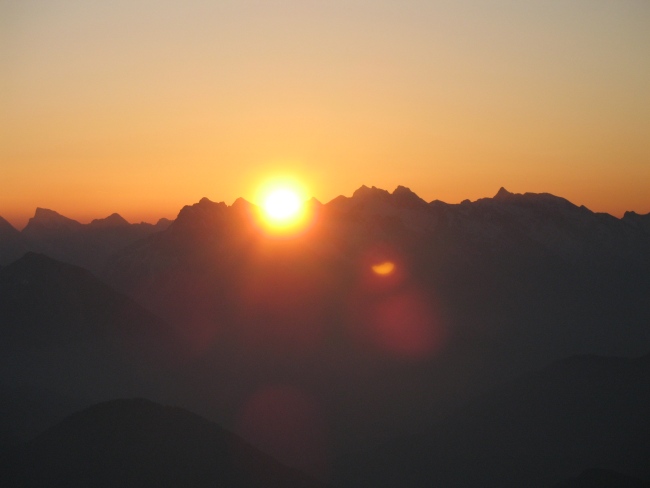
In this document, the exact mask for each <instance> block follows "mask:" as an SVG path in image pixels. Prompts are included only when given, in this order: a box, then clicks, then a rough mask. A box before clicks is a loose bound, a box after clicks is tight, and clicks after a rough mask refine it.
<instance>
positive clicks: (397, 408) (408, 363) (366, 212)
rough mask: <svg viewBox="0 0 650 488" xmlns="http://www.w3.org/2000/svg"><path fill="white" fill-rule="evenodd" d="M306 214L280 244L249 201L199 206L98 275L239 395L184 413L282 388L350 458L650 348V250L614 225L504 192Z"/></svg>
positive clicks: (386, 196)
mask: <svg viewBox="0 0 650 488" xmlns="http://www.w3.org/2000/svg"><path fill="white" fill-rule="evenodd" d="M315 209H316V210H315V213H314V219H313V223H312V225H311V226H310V227H308V228H307V229H305V230H304V231H303V232H302V233H299V234H296V235H294V236H291V237H289V238H284V239H277V238H275V237H273V236H269V235H268V234H267V233H266V231H265V230H264V228H263V227H260V226H259V225H258V224H257V223H256V221H255V219H254V218H253V216H254V214H255V207H254V206H253V205H252V204H250V203H248V202H245V201H244V200H238V201H237V204H236V205H235V204H233V205H232V206H230V207H229V206H227V205H226V204H224V203H215V202H211V201H210V200H208V199H202V200H201V201H200V202H198V203H196V204H194V205H192V206H187V207H184V208H183V209H182V210H181V212H180V213H179V215H178V217H177V219H176V220H175V221H174V223H173V224H172V225H171V226H170V227H169V228H168V229H167V230H165V231H163V232H159V233H156V234H154V235H151V236H150V237H148V238H146V239H144V240H141V241H139V242H137V243H135V244H134V245H132V246H130V247H129V248H128V249H125V250H123V251H120V252H118V253H116V254H115V255H114V256H113V257H112V258H111V259H110V260H109V264H108V265H107V267H106V268H105V270H104V273H103V274H102V276H103V277H104V279H106V281H107V282H109V283H110V284H111V285H112V286H114V287H115V288H116V289H118V290H121V291H122V292H124V293H126V294H128V295H130V296H132V297H134V298H135V299H136V300H137V301H138V302H140V303H142V304H144V305H145V306H146V307H147V308H149V309H150V310H152V311H154V312H155V313H156V314H158V315H159V316H161V317H164V318H165V319H166V320H168V321H169V322H170V323H172V324H175V326H176V327H177V328H178V329H179V330H182V331H184V332H185V333H186V335H187V336H188V340H189V341H190V342H192V343H193V344H194V345H195V346H194V347H195V348H196V354H198V355H200V356H201V364H202V365H200V364H199V363H198V362H197V363H195V364H194V366H193V367H192V369H191V371H189V370H188V371H187V372H186V373H185V374H186V375H187V377H188V378H192V381H195V382H197V383H202V384H213V385H216V384H219V383H224V384H231V385H236V386H233V387H232V388H230V389H229V390H228V391H221V392H220V391H218V390H217V389H211V391H213V393H212V396H211V398H210V399H207V398H205V397H204V398H203V399H195V400H193V401H192V403H190V404H183V405H187V406H189V407H191V408H192V409H193V410H196V411H201V412H203V411H208V410H211V411H224V407H223V406H224V405H228V407H227V408H225V410H226V411H228V412H230V413H227V415H226V418H228V417H230V418H233V416H236V412H237V407H236V405H237V404H241V403H242V402H245V399H246V398H247V397H248V396H249V395H252V394H254V392H255V391H256V390H257V389H259V388H263V387H264V385H265V384H266V383H276V384H286V383H289V384H294V385H297V386H298V387H299V388H301V389H304V390H305V391H307V392H308V394H310V395H314V394H316V393H315V392H318V393H317V396H318V398H319V401H320V402H322V404H323V405H325V406H326V408H327V409H328V411H331V412H334V413H333V414H332V417H331V422H332V424H333V425H334V426H335V427H334V428H333V430H334V432H333V437H334V440H333V443H334V444H336V445H337V446H342V447H341V449H355V448H357V447H358V448H363V446H364V445H365V444H368V443H370V444H371V443H373V442H375V439H374V438H375V436H377V435H378V433H377V425H381V426H382V427H381V432H382V433H381V436H386V435H392V434H399V433H405V432H409V431H417V430H418V429H419V428H420V426H421V425H423V423H432V422H434V421H436V420H438V419H440V418H442V417H443V416H444V415H446V414H447V413H448V412H449V411H451V410H453V409H454V408H456V407H457V406H458V405H459V404H462V403H464V402H466V401H468V400H469V399H471V398H472V397H475V396H476V395H478V394H480V393H483V392H486V391H488V390H489V389H490V388H492V387H494V386H496V385H498V384H501V383H502V382H504V381H507V380H510V379H513V378H515V377H516V376H518V375H520V374H522V373H523V372H527V371H533V370H536V369H539V368H541V367H543V366H545V365H546V364H549V363H551V362H553V361H557V360H559V359H561V358H564V357H567V356H570V355H574V354H589V353H592V354H600V355H621V356H635V355H639V354H643V353H645V352H647V351H648V350H650V335H649V334H648V329H647V324H648V321H649V320H650V304H649V303H648V301H647V300H646V299H645V298H644V297H647V296H648V294H649V293H650V265H649V259H650V244H649V241H648V235H647V234H646V233H645V232H644V231H642V230H641V229H639V228H638V227H635V226H633V225H631V224H629V223H627V222H625V221H623V220H621V219H616V218H614V217H612V216H608V215H602V214H596V213H594V212H591V211H590V210H588V209H586V208H584V207H578V206H576V205H573V204H572V203H570V202H568V201H567V200H565V199H563V198H560V197H556V196H553V195H549V194H513V193H509V192H507V191H506V190H501V191H499V193H498V194H497V196H496V197H495V198H486V199H481V200H478V201H476V202H469V201H468V202H466V203H461V204H456V205H451V204H443V203H441V202H433V203H429V204H426V202H424V203H423V202H422V201H420V200H419V198H418V197H417V196H416V195H414V194H412V192H410V191H409V190H408V189H406V188H398V189H396V190H395V191H394V192H393V193H389V192H387V191H385V190H381V189H378V188H368V187H362V188H360V189H359V190H357V191H356V192H355V193H354V194H353V196H352V197H338V198H335V199H334V200H332V201H331V202H329V203H327V204H324V205H322V206H316V207H315ZM385 261H391V262H393V263H394V265H395V267H396V270H397V272H396V273H394V274H393V275H392V277H391V278H390V279H388V280H384V281H378V280H379V279H378V278H376V277H374V276H373V274H372V271H371V269H372V265H374V264H379V263H381V262H385ZM233 351H236V353H234V352H233ZM208 365H209V366H208ZM188 381H189V380H188ZM180 404H182V403H180ZM208 404H209V405H210V406H209V407H208V406H207V405H208Z"/></svg>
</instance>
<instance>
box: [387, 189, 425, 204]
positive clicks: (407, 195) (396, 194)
mask: <svg viewBox="0 0 650 488" xmlns="http://www.w3.org/2000/svg"><path fill="white" fill-rule="evenodd" d="M392 197H393V200H394V201H395V202H397V203H398V204H399V205H401V206H407V207H420V206H427V202H425V201H424V200H423V199H422V198H420V197H419V196H418V195H417V194H416V193H415V192H414V191H412V190H411V189H410V188H407V187H405V186H402V185H399V186H398V187H397V188H395V190H394V191H393V194H392Z"/></svg>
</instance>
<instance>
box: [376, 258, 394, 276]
mask: <svg viewBox="0 0 650 488" xmlns="http://www.w3.org/2000/svg"><path fill="white" fill-rule="evenodd" d="M394 269H395V264H394V263H392V262H391V261H384V262H383V263H380V264H375V265H374V266H373V267H372V270H373V271H374V272H375V273H376V274H378V275H382V276H387V275H389V274H391V273H392V272H393V270H394Z"/></svg>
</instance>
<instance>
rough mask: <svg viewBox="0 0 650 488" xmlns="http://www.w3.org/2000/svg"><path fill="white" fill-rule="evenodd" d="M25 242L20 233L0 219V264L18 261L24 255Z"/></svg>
mask: <svg viewBox="0 0 650 488" xmlns="http://www.w3.org/2000/svg"><path fill="white" fill-rule="evenodd" d="M25 250H26V247H25V242H24V241H23V239H22V236H21V235H20V232H19V231H18V230H17V229H15V228H14V227H13V226H12V225H11V224H10V223H9V222H7V221H6V220H5V219H3V218H2V217H0V264H6V263H10V262H12V261H14V260H15V259H18V258H19V257H20V256H22V255H23V254H24V253H25Z"/></svg>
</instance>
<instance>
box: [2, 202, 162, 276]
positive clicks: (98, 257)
mask: <svg viewBox="0 0 650 488" xmlns="http://www.w3.org/2000/svg"><path fill="white" fill-rule="evenodd" d="M3 221H4V220H3ZM4 222H6V221H4ZM7 224H8V223H7ZM170 224H171V222H170V221H169V220H167V219H160V220H159V221H158V223H157V224H156V225H152V224H147V223H140V224H129V223H128V222H127V221H126V220H125V219H124V218H122V217H121V216H120V215H118V214H115V213H114V214H112V215H110V216H109V217H106V218H105V219H95V220H93V221H92V222H91V223H89V224H81V223H79V222H77V221H76V220H73V219H70V218H68V217H65V216H63V215H61V214H59V213H57V212H55V211H54V210H49V209H45V208H40V207H39V208H37V209H36V212H35V213H34V217H32V218H31V219H29V222H28V223H27V226H25V228H24V229H23V230H22V231H21V232H18V231H16V230H15V229H13V228H12V229H13V230H14V231H15V232H12V233H11V235H7V232H6V231H3V230H2V229H6V225H3V224H2V223H1V222H0V263H3V264H9V263H10V262H12V261H13V260H15V259H17V258H18V257H20V256H21V255H22V254H24V253H25V252H26V251H32V252H39V253H44V254H47V255H48V256H51V257H53V258H55V259H59V260H61V261H64V262H67V263H70V264H75V265H78V266H83V267H85V268H87V269H90V270H92V271H98V270H100V269H101V268H102V266H104V264H105V262H106V259H107V258H108V256H110V255H111V254H113V253H115V252H117V251H118V250H121V249H123V248H125V247H127V246H129V245H130V244H132V243H133V242H135V241H137V240H139V239H142V238H144V237H146V236H148V235H150V234H152V233H155V232H159V231H161V230H163V229H166V228H167V227H168V226H169V225H170ZM16 233H17V234H16Z"/></svg>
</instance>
